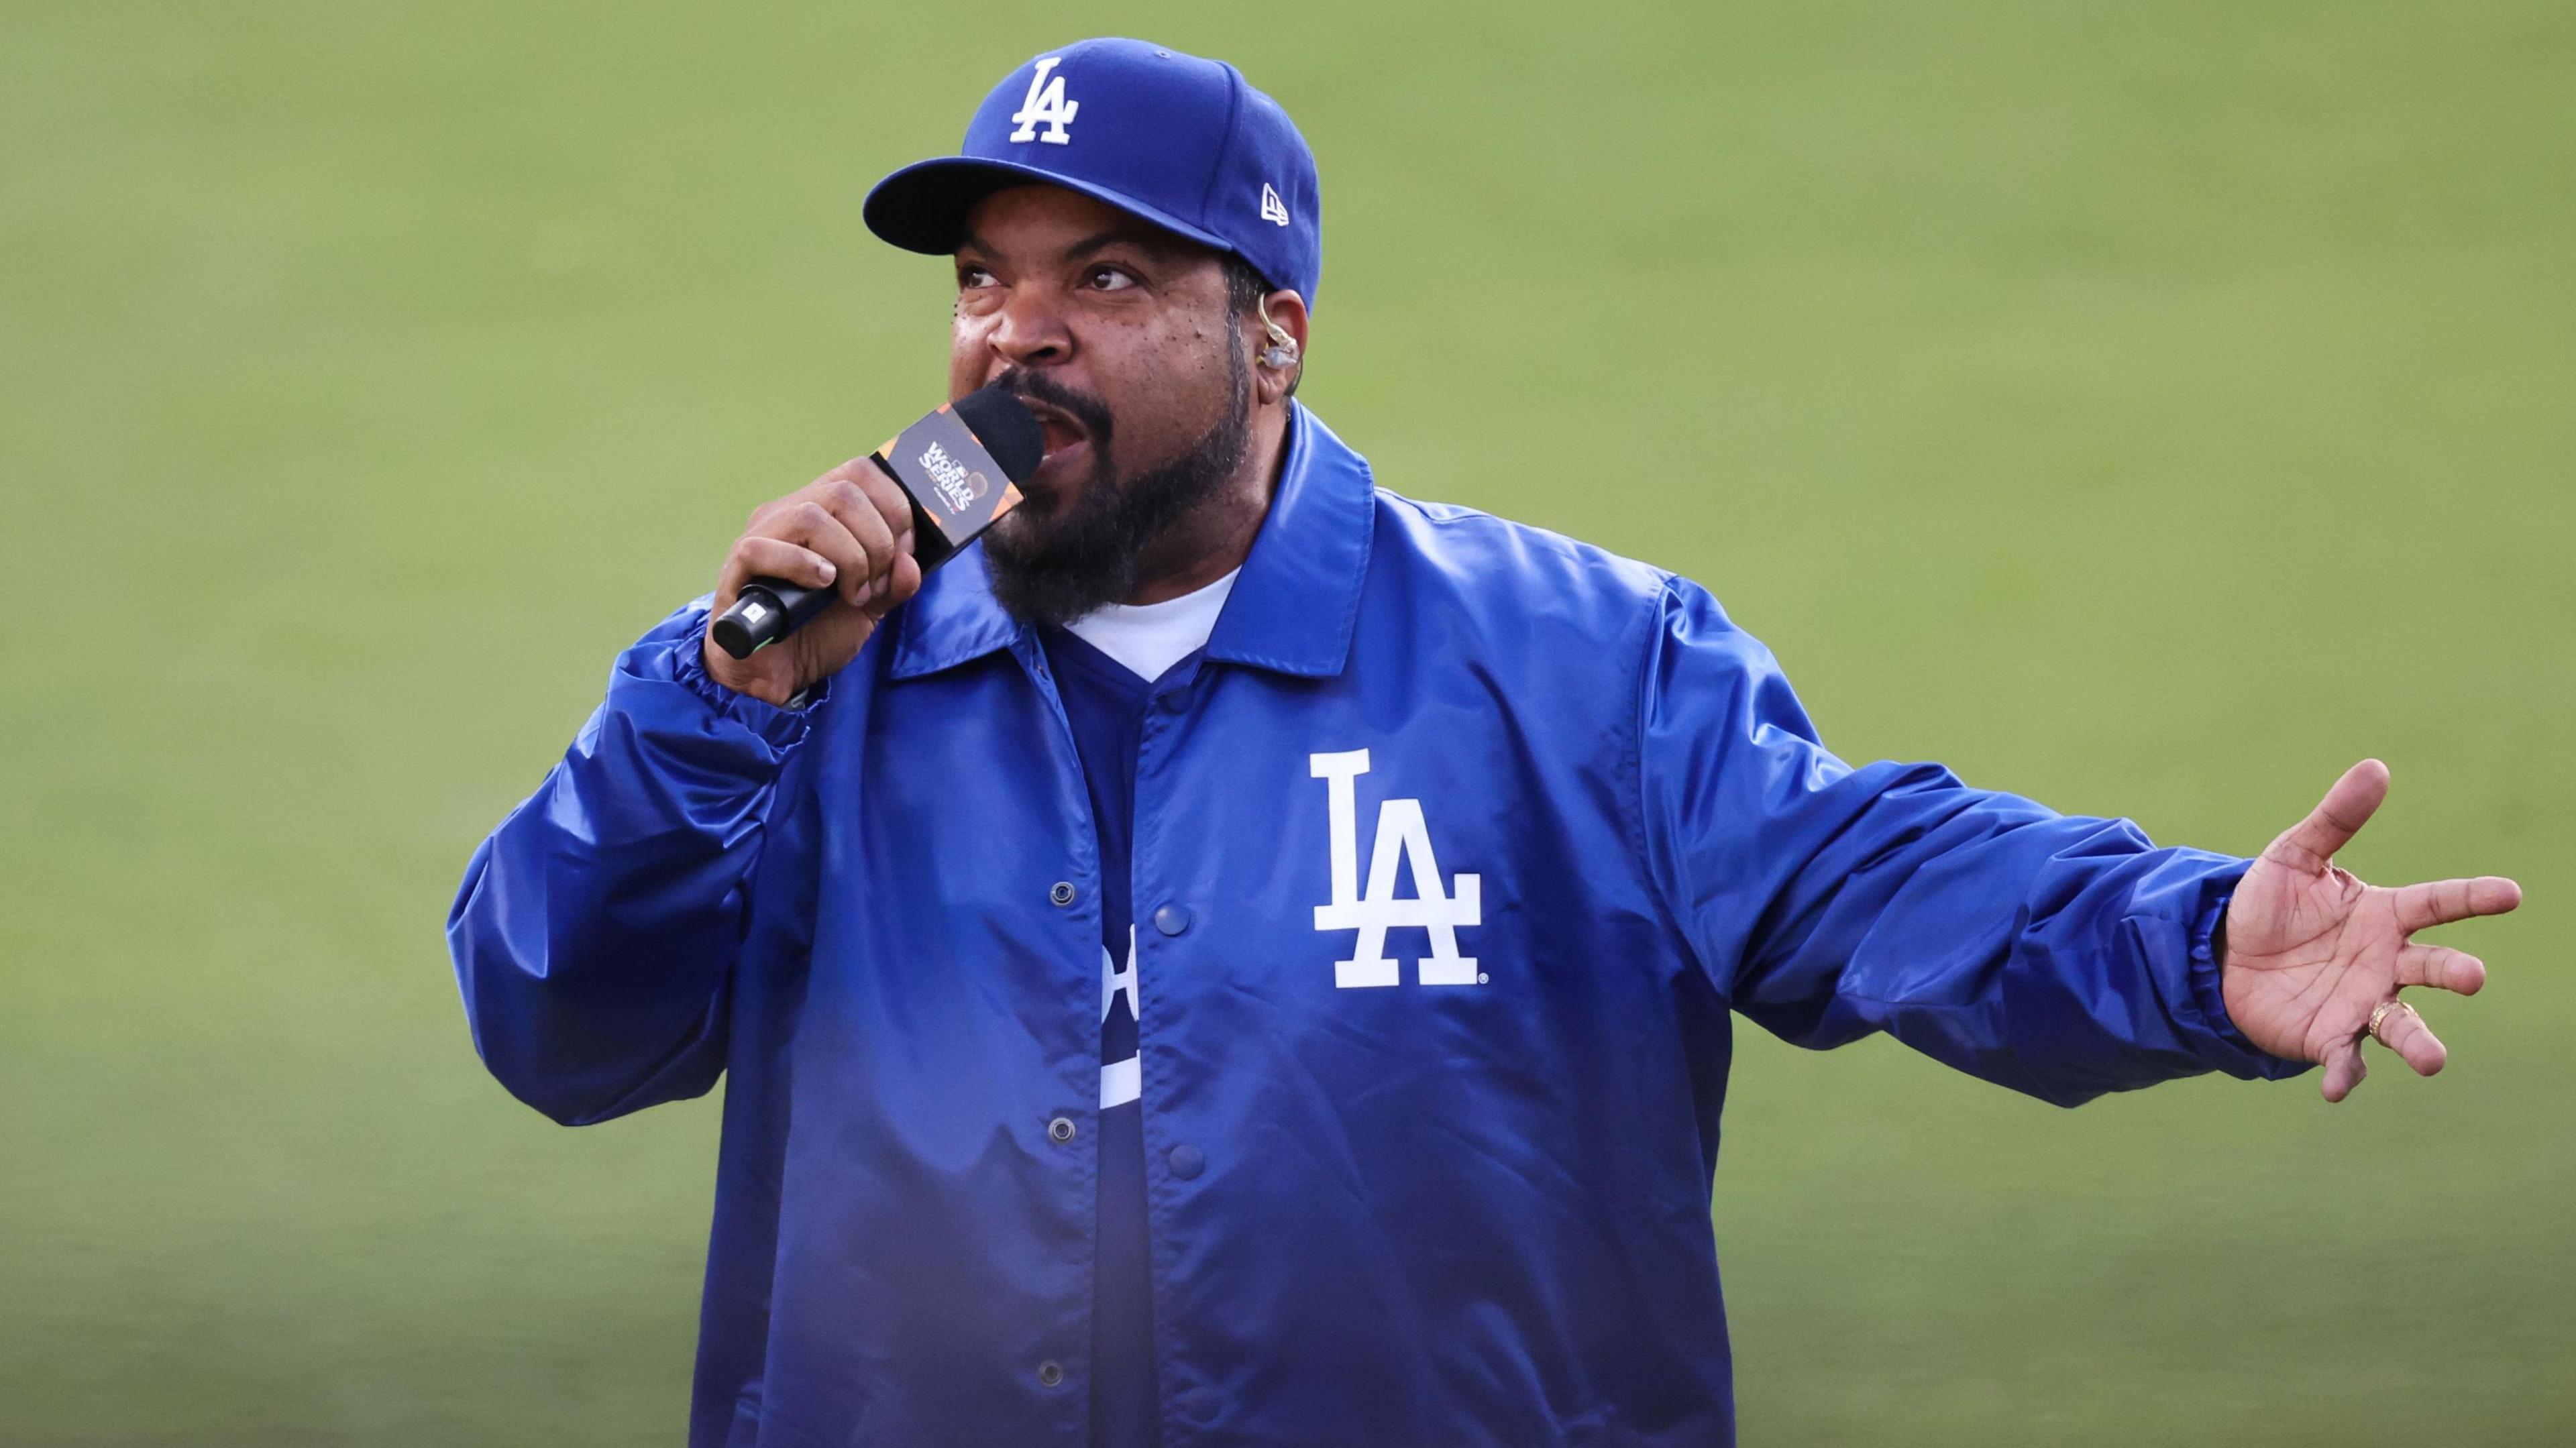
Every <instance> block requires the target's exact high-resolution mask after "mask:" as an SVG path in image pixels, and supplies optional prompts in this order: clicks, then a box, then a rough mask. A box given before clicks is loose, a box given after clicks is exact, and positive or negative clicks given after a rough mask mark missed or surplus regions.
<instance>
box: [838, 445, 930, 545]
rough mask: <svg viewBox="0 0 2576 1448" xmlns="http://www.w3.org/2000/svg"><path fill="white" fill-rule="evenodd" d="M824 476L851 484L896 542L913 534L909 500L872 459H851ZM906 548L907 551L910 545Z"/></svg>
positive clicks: (900, 541)
mask: <svg viewBox="0 0 2576 1448" xmlns="http://www.w3.org/2000/svg"><path fill="white" fill-rule="evenodd" d="M824 476H825V477H827V478H830V477H841V478H847V479H848V480H849V481H850V482H851V483H852V484H854V485H855V486H856V487H857V488H858V490H859V492H860V493H861V494H862V495H863V496H865V497H866V498H867V500H868V502H869V504H870V505H872V506H873V507H875V509H876V510H877V516H878V517H880V518H883V519H885V525H886V530H887V532H889V533H890V534H892V535H893V537H894V538H895V540H896V541H897V542H898V543H902V542H903V541H904V539H905V538H906V536H907V535H909V534H910V533H911V532H912V500H911V499H910V498H908V497H905V496H904V491H903V489H902V488H901V487H900V486H898V485H897V484H896V483H895V480H894V479H892V478H889V477H887V476H886V471H885V469H884V468H882V467H880V466H878V465H877V461H876V459H875V458H874V457H857V458H852V459H850V460H849V461H848V462H845V463H843V464H841V465H840V466H839V467H837V468H834V469H833V470H832V471H831V472H829V473H826V474H825V475H824ZM905 546H906V551H909V545H908V544H907V545H905Z"/></svg>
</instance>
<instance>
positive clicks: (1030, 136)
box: [1011, 55, 1082, 146]
mask: <svg viewBox="0 0 2576 1448" xmlns="http://www.w3.org/2000/svg"><path fill="white" fill-rule="evenodd" d="M1063 63H1064V57H1062V56H1060V55H1050V56H1048V57H1046V58H1045V59H1044V60H1041V61H1039V62H1038V68H1037V70H1036V72H1035V73H1034V74H1032V75H1031V76H1030V77H1029V93H1028V94H1027V95H1026V96H1025V97H1023V98H1022V99H1021V101H1020V108H1019V109H1018V110H1016V111H1013V112H1011V119H1012V120H1014V121H1017V122H1019V126H1020V128H1019V129H1018V130H1016V131H1013V132H1011V139H1012V140H1013V141H1044V142H1046V143H1047V144H1048V145H1051V146H1062V145H1066V144H1068V143H1070V142H1071V141H1072V140H1073V137H1071V136H1069V135H1066V134H1065V130H1064V128H1065V127H1067V126H1069V125H1072V124H1073V113H1074V112H1076V111H1078V110H1081V109H1082V102H1080V101H1069V100H1066V99H1065V98H1064V77H1063V76H1060V75H1050V74H1049V72H1050V71H1053V70H1054V69H1055V68H1056V67H1057V66H1059V65H1062V64H1063ZM1040 126H1044V127H1046V129H1045V130H1043V131H1041V130H1039V129H1038V127H1040Z"/></svg>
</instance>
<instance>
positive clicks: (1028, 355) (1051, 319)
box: [985, 286, 1073, 367]
mask: <svg viewBox="0 0 2576 1448" xmlns="http://www.w3.org/2000/svg"><path fill="white" fill-rule="evenodd" d="M985 345H986V346H987V347H989V348H990V349H991V350H992V353H993V356H994V358H995V360H997V361H999V362H1000V363H1001V364H1002V365H1003V366H1004V367H1048V366H1053V365H1056V364H1058V363H1061V362H1065V361H1068V360H1070V359H1071V358H1072V356H1073V332H1072V330H1071V329H1070V328H1068V327H1066V326H1065V324H1064V313H1063V311H1062V310H1061V309H1059V308H1058V307H1056V306H1055V304H1054V299H1053V298H1052V297H1050V296H1048V295H1047V293H1046V291H1045V289H1044V288H1041V287H1026V286H1023V287H1013V288H1012V289H1011V292H1010V295H1009V296H1007V297H1005V298H1004V299H1003V301H1002V306H1001V310H1000V312H999V313H998V314H997V315H996V316H995V317H994V319H993V329H992V331H991V332H990V333H989V334H987V336H986V338H985Z"/></svg>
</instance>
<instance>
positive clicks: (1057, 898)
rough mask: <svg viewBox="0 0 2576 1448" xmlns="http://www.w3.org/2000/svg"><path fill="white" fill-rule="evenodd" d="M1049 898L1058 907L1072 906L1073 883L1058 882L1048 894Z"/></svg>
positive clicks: (1066, 881)
mask: <svg viewBox="0 0 2576 1448" xmlns="http://www.w3.org/2000/svg"><path fill="white" fill-rule="evenodd" d="M1047 898H1048V899H1050V900H1053V901H1054V902H1055V903H1056V904H1057V906H1058V907H1062V906H1066V905H1070V904H1072V903H1073V882H1072V881H1071V880H1058V881H1056V882H1055V888H1054V889H1052V890H1049V891H1048V892H1047Z"/></svg>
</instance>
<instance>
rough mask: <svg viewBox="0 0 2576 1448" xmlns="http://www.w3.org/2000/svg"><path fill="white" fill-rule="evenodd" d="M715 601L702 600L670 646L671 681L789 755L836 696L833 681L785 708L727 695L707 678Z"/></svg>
mask: <svg viewBox="0 0 2576 1448" xmlns="http://www.w3.org/2000/svg"><path fill="white" fill-rule="evenodd" d="M712 603H713V600H712V598H701V599H699V600H698V601H697V602H695V603H693V604H691V605H690V606H689V610H688V612H687V613H686V614H685V615H683V626H682V629H681V631H680V635H679V637H678V638H676V639H674V640H672V644H671V681H672V682H673V683H676V684H678V685H680V686H681V687H682V688H685V689H687V690H688V691H689V692H690V693H692V694H695V695H697V696H698V697H699V698H700V699H702V700H704V701H705V702H706V704H707V707H709V708H711V709H713V710H715V711H716V712H717V713H719V714H722V715H724V716H725V717H726V718H728V719H731V720H733V721H734V722H735V723H737V724H740V725H742V726H743V727H744V728H746V729H749V730H750V731H751V732H753V733H754V734H757V735H759V736H760V737H761V738H762V739H763V740H766V741H767V742H768V743H769V745H770V747H771V748H773V749H785V748H787V747H789V746H790V745H793V744H795V743H796V742H797V741H798V740H800V739H803V738H804V737H805V731H806V729H807V728H808V727H810V726H811V725H812V723H813V720H814V707H815V706H816V705H818V704H820V703H822V702H823V700H824V699H825V698H826V697H827V696H829V695H830V693H831V691H832V681H831V680H830V679H818V680H816V681H815V682H814V683H812V684H809V685H807V686H806V687H805V689H804V690H803V691H802V692H801V693H799V694H797V696H796V697H795V698H793V699H790V700H789V701H788V704H789V705H790V706H791V707H787V708H781V707H779V706H778V705H776V704H772V703H770V702H769V701H767V700H765V699H755V698H753V697H752V696H751V695H749V694H745V693H742V692H740V691H738V690H734V689H728V688H726V687H725V686H724V685H722V684H720V683H717V682H716V681H715V679H714V677H713V676H711V675H710V674H708V673H707V661H706V652H705V650H706V632H707V615H708V613H709V612H710V609H711V605H712Z"/></svg>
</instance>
